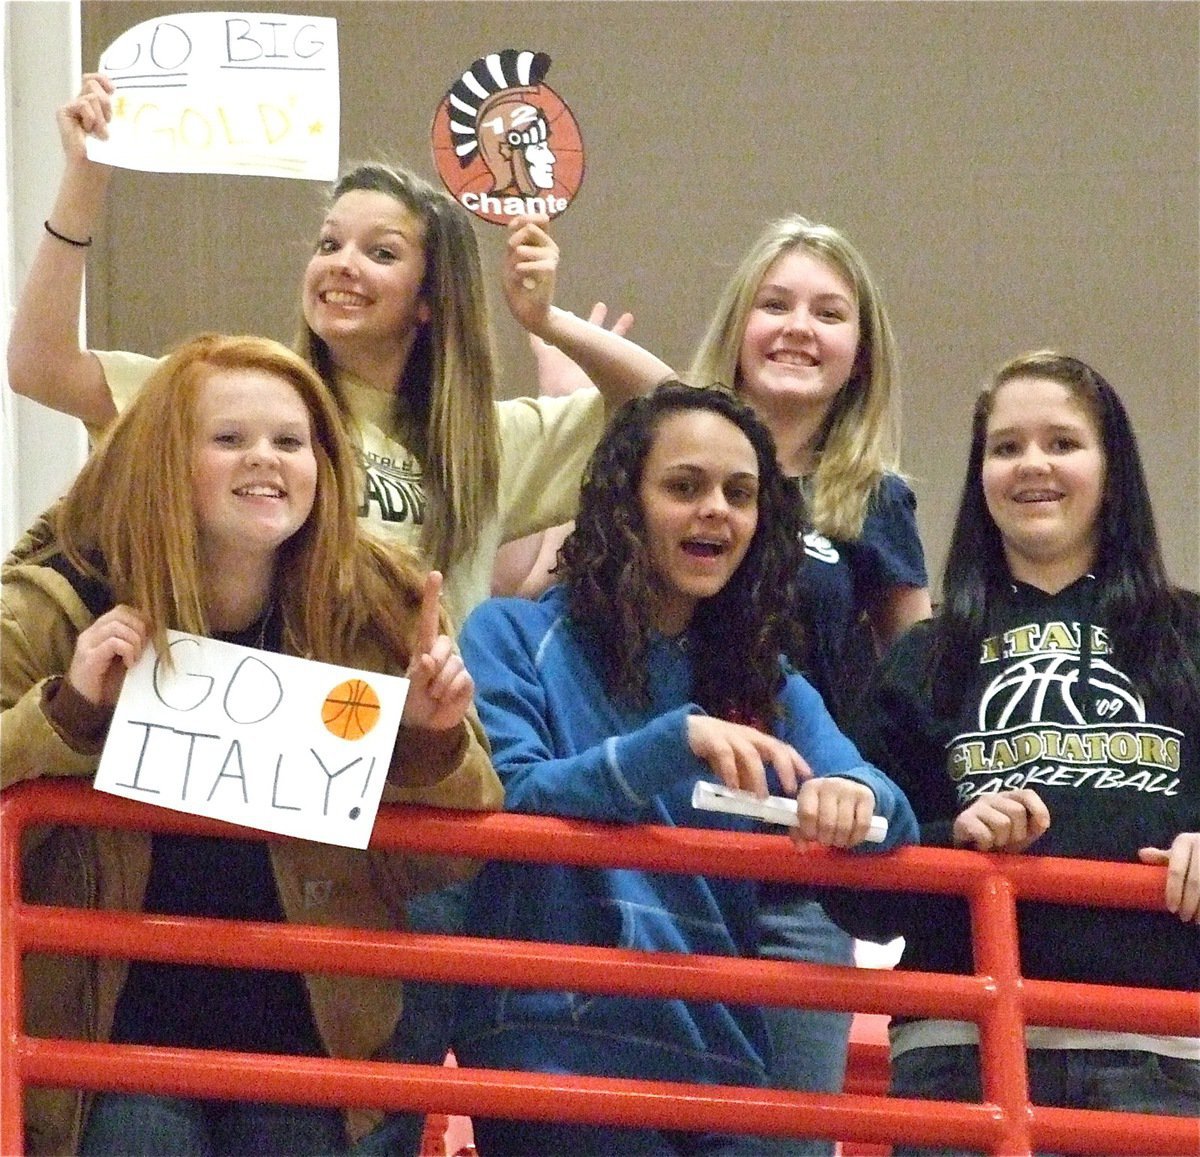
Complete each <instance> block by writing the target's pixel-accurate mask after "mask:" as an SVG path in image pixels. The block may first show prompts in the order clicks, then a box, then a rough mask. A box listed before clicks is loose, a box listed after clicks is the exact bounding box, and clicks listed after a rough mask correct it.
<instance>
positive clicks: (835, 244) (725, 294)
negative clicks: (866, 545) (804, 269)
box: [689, 214, 900, 541]
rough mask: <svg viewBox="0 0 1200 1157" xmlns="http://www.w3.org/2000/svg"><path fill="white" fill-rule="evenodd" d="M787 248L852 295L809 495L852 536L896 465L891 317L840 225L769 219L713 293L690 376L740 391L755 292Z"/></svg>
mask: <svg viewBox="0 0 1200 1157" xmlns="http://www.w3.org/2000/svg"><path fill="white" fill-rule="evenodd" d="M794 249H803V250H805V251H806V252H808V253H810V254H812V255H813V256H814V257H816V258H818V259H820V260H821V261H824V262H825V263H826V264H828V265H830V266H831V267H832V268H833V269H834V270H836V271H837V273H838V274H839V275H840V276H842V277H843V278H845V280H846V282H847V283H848V284H849V285H850V287H851V288H852V289H853V290H854V296H855V299H856V301H857V302H858V325H859V339H858V353H857V355H856V357H855V359H854V368H853V370H852V371H851V373H850V378H849V380H848V381H847V382H846V384H845V385H844V386H843V387H842V388H841V390H839V391H838V394H837V397H836V398H835V399H834V402H833V405H832V406H831V407H830V410H829V414H828V415H827V417H826V419H825V424H824V427H823V428H822V430H821V432H820V434H819V437H818V441H817V447H816V450H817V453H816V462H817V466H816V470H815V472H814V474H813V477H812V489H811V494H810V496H809V505H810V510H809V514H810V517H811V520H812V524H813V526H814V527H815V528H816V529H817V530H818V531H820V532H821V533H822V534H824V535H826V536H828V537H829V538H836V539H842V540H843V541H847V540H853V539H856V538H858V537H859V535H860V534H861V533H862V528H863V522H864V520H865V519H866V516H867V505H868V503H869V502H870V499H871V496H872V494H873V493H874V492H875V490H876V488H877V487H878V486H879V483H880V481H881V480H882V478H883V476H884V474H885V473H896V472H898V469H899V453H898V447H899V444H900V421H899V414H898V395H897V392H898V381H897V368H896V361H897V355H896V342H895V338H894V337H893V334H892V327H891V323H890V322H889V321H888V317H887V313H886V311H885V310H884V307H883V300H882V298H881V296H880V293H879V289H878V287H877V286H876V284H875V280H874V278H873V277H872V276H871V272H870V270H869V269H868V268H867V264H866V262H865V261H864V260H863V258H862V256H861V255H860V254H859V252H858V250H856V249H855V248H854V246H853V245H851V244H850V242H849V241H847V240H846V238H845V237H843V236H842V234H841V233H839V232H838V231H837V230H836V229H834V228H832V227H831V226H829V225H818V224H815V223H814V222H812V221H809V220H808V218H806V217H801V216H799V215H798V214H793V215H791V216H788V217H783V218H780V219H779V220H778V221H773V222H771V224H769V225H768V226H767V227H766V229H764V230H763V232H762V233H761V234H760V235H759V237H758V239H757V240H756V241H755V242H754V244H753V245H752V246H751V247H750V249H749V251H748V252H747V253H746V255H745V257H743V258H742V261H741V264H740V265H739V266H738V267H737V269H736V270H735V271H734V273H733V276H732V277H730V279H729V281H728V282H726V284H725V287H724V289H723V290H722V291H721V296H720V299H719V300H718V302H717V307H716V310H715V312H714V313H713V317H712V320H711V322H710V323H709V326H708V331H707V332H706V333H705V335H704V337H703V339H702V340H701V342H700V347H699V349H697V351H696V355H695V357H694V358H693V360H692V366H691V370H690V372H689V377H690V379H691V380H692V381H693V382H695V383H696V384H697V385H713V384H716V383H723V384H725V385H727V386H729V387H731V388H732V389H733V390H735V391H736V392H738V393H740V392H741V390H742V383H741V374H740V371H739V369H738V363H739V361H740V358H741V352H742V339H743V337H744V335H745V332H746V322H747V320H748V319H749V316H750V311H751V309H752V308H753V306H754V299H755V297H756V295H757V294H758V289H759V286H760V285H761V284H762V280H763V278H764V277H765V276H766V274H767V271H768V270H769V269H770V268H771V266H772V265H773V264H774V263H775V262H776V261H778V260H779V258H780V257H783V256H784V255H785V254H787V253H790V252H791V251H792V250H794Z"/></svg>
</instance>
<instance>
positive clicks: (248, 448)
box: [192, 369, 317, 567]
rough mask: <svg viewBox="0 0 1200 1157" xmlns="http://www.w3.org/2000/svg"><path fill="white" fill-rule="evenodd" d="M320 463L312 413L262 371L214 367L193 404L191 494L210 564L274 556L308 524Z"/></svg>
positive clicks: (287, 388)
mask: <svg viewBox="0 0 1200 1157" xmlns="http://www.w3.org/2000/svg"><path fill="white" fill-rule="evenodd" d="M316 487H317V461H316V456H315V454H314V453H313V444H312V426H311V422H310V420H309V414H308V409H307V408H306V406H305V404H304V401H303V400H302V399H301V397H300V395H299V394H298V393H297V392H296V389H295V387H294V386H292V385H291V384H290V383H288V382H286V381H284V380H283V379H282V378H279V377H276V376H275V375H274V374H270V373H267V372H265V371H263V370H254V369H245V370H217V371H215V372H213V373H212V374H211V375H210V376H209V377H208V379H207V380H206V381H205V382H204V384H203V385H202V386H201V388H200V393H199V395H198V397H197V399H196V413H195V433H194V439H193V456H192V495H193V501H194V503H195V507H196V518H197V523H198V526H199V530H200V547H201V551H202V553H203V555H204V558H205V561H206V563H207V564H209V566H210V567H211V566H212V565H220V564H221V560H224V559H227V560H237V559H241V558H245V557H246V556H248V555H251V554H259V555H261V554H270V555H272V556H273V555H274V553H275V551H276V550H278V548H279V547H280V546H281V545H282V544H283V543H284V542H286V541H287V540H288V539H289V538H291V536H292V535H293V534H295V533H296V531H297V530H299V529H300V528H301V527H302V526H303V525H304V523H305V521H306V520H307V519H308V516H309V512H310V511H311V510H312V506H313V500H314V499H315V497H316Z"/></svg>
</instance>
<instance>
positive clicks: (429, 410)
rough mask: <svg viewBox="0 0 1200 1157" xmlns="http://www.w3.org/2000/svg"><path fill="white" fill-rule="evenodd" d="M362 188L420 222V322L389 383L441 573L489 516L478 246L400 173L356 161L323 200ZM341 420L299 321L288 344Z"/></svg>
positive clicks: (321, 345)
mask: <svg viewBox="0 0 1200 1157" xmlns="http://www.w3.org/2000/svg"><path fill="white" fill-rule="evenodd" d="M356 189H365V190H368V191H370V192H374V193H384V194H385V195H387V196H389V197H391V198H392V199H393V200H395V201H397V202H398V203H399V204H401V205H403V206H404V207H405V208H406V209H408V211H409V212H411V213H412V214H413V215H414V216H415V217H416V218H417V219H418V220H419V221H420V222H421V226H422V230H423V234H422V235H423V245H424V250H425V278H424V281H423V283H422V285H421V299H422V300H423V301H424V302H425V303H426V304H427V305H428V307H429V320H428V321H426V322H423V323H421V325H420V326H419V328H418V330H417V334H416V339H415V341H414V342H413V346H412V350H411V351H410V353H409V355H408V361H407V363H406V364H405V367H404V370H403V372H402V375H401V379H400V381H398V382H397V383H396V386H395V389H396V403H395V417H396V427H397V432H398V433H399V434H400V435H401V436H402V437H403V438H404V441H405V445H406V446H407V448H408V449H409V450H411V451H412V452H413V453H414V454H415V455H416V456H417V458H418V460H419V461H420V463H421V474H422V485H423V487H424V490H425V501H426V505H427V510H426V516H425V522H424V524H423V525H422V527H421V551H422V554H423V555H424V557H425V558H426V559H428V560H429V562H430V565H432V566H435V567H438V568H440V569H442V570H445V569H447V568H448V567H449V566H450V565H451V564H452V563H454V562H455V561H457V560H458V559H460V558H462V556H463V555H464V554H466V553H467V552H468V551H469V550H471V549H472V548H473V547H474V545H475V544H476V543H477V542H478V541H479V539H480V537H481V534H482V531H483V527H484V525H485V524H486V523H487V522H488V521H489V520H490V519H491V518H492V517H493V516H494V515H495V512H496V497H497V491H498V489H499V478H500V435H499V430H498V427H497V422H496V410H495V378H496V373H495V354H494V351H493V344H492V336H491V322H490V319H489V315H488V305H487V297H486V295H485V293H484V289H483V273H482V269H481V265H480V261H479V246H478V242H477V240H476V237H475V231H474V229H473V228H472V225H471V221H470V217H469V215H468V214H467V212H466V210H465V209H463V208H462V206H461V205H459V204H458V203H457V202H456V201H455V200H454V199H453V198H452V197H450V196H448V195H447V194H446V193H444V192H442V191H441V190H440V189H436V188H434V186H433V185H431V184H429V182H427V181H424V180H422V179H421V178H420V177H417V176H415V175H414V174H412V173H409V172H408V171H407V170H404V169H399V168H394V167H391V166H388V165H382V164H362V165H358V166H356V167H355V168H353V169H351V170H349V171H348V172H347V173H346V174H345V175H344V176H343V177H342V178H341V179H340V180H339V181H338V182H337V184H336V185H335V186H334V187H333V190H332V191H331V193H330V203H331V204H332V203H333V202H335V201H337V199H338V198H339V197H341V196H342V195H343V194H345V193H349V192H352V191H354V190H356ZM297 348H298V349H299V351H300V353H301V354H302V355H303V356H304V357H305V358H306V359H307V360H308V362H309V364H311V365H312V366H314V367H315V368H316V370H317V372H318V373H319V374H320V375H321V377H322V378H323V379H324V381H325V384H326V385H327V386H328V387H329V389H330V390H331V391H332V393H333V395H334V397H335V398H337V400H338V404H339V406H340V407H341V409H342V411H343V413H345V414H347V415H348V414H349V408H348V406H347V404H346V399H345V396H344V394H343V391H342V390H341V388H340V386H339V384H338V380H337V369H336V367H335V365H334V363H333V355H332V354H331V353H330V350H329V347H328V346H327V345H326V344H325V342H324V341H323V340H322V339H321V338H320V337H318V336H317V334H316V333H314V332H313V330H312V329H311V327H310V326H309V325H308V324H307V322H302V323H301V327H300V335H299V339H298V342H297Z"/></svg>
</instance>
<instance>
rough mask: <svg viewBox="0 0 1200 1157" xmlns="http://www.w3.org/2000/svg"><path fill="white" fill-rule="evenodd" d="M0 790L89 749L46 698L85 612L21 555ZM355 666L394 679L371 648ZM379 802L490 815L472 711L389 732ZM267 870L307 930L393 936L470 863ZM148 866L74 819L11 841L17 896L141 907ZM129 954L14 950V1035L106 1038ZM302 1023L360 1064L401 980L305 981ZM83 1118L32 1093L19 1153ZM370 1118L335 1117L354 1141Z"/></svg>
mask: <svg viewBox="0 0 1200 1157" xmlns="http://www.w3.org/2000/svg"><path fill="white" fill-rule="evenodd" d="M0 610H2V614H0V706H2V708H3V716H2V726H0V787H3V788H7V787H9V786H11V785H12V784H14V783H19V782H20V781H22V780H26V779H34V778H37V777H40V776H44V775H70V776H90V775H92V774H93V773H94V772H95V770H96V767H97V764H98V762H99V757H100V750H101V746H102V745H101V744H100V743H97V742H88V741H86V740H80V739H79V737H77V736H72V735H68V734H61V733H60V732H59V731H58V730H57V729H56V727H55V725H54V723H53V722H52V716H51V715H50V714H48V713H47V710H46V697H47V695H48V694H53V691H54V690H55V685H56V684H57V683H58V681H59V680H60V679H61V677H62V676H63V675H64V673H65V672H66V671H67V668H68V666H69V664H70V661H71V656H72V655H73V653H74V648H75V640H76V638H77V637H78V635H79V633H80V631H82V630H83V629H84V628H85V627H87V626H88V625H89V624H90V623H91V622H92V621H93V618H94V616H93V614H92V612H91V611H89V610H88V608H87V606H86V605H85V604H84V602H83V600H82V598H81V597H80V593H79V591H77V590H76V588H75V587H74V586H73V585H72V583H71V582H70V581H68V579H67V578H65V577H64V575H63V574H61V573H59V571H57V570H54V569H52V568H50V567H48V566H44V565H36V564H33V563H29V564H24V565H13V566H6V567H5V568H4V572H3V592H2V595H0ZM358 665H359V666H361V667H362V668H363V669H365V670H377V671H381V672H384V673H387V674H403V670H398V669H397V663H396V661H395V660H394V659H392V660H389V659H388V657H387V656H385V655H384V654H382V653H381V652H378V651H377V652H376V653H373V654H363V655H362V657H361V660H360V662H359V664H358ZM383 802H384V803H417V804H426V805H429V806H433V807H452V808H464V809H478V810H488V809H497V808H499V807H500V806H501V805H502V802H503V789H502V788H501V786H500V782H499V780H498V779H497V777H496V773H495V772H494V771H493V769H492V765H491V761H490V758H489V755H488V749H487V743H486V740H485V738H484V736H483V732H482V729H481V728H480V726H479V723H478V720H477V718H476V717H475V715H474V713H473V712H472V714H471V716H470V717H469V720H468V724H464V725H463V726H462V728H461V729H460V734H459V735H458V736H457V737H456V738H454V739H452V740H451V741H450V742H448V743H447V742H444V741H438V740H435V737H431V736H429V735H428V733H424V734H423V733H419V732H415V731H414V732H409V733H407V734H406V733H405V729H403V728H402V729H401V742H399V743H398V744H397V747H396V752H395V755H394V757H393V762H392V766H391V768H390V770H389V775H388V782H387V786H386V787H385V788H384V793H383ZM271 864H272V867H273V869H274V875H275V881H276V886H277V887H278V889H279V897H280V902H281V904H282V907H283V911H284V913H285V915H286V918H287V919H288V920H290V921H297V922H301V923H305V924H318V925H328V926H343V925H350V926H354V927H360V928H371V929H388V928H392V929H401V928H403V927H404V926H405V904H406V900H407V899H408V897H409V896H410V895H411V894H412V893H413V892H416V891H423V890H429V889H433V888H437V887H441V886H443V885H445V884H447V883H450V882H451V881H453V880H457V879H463V878H465V877H468V876H469V875H471V874H472V873H473V871H474V870H475V868H476V867H477V865H476V864H475V863H474V862H472V861H469V860H464V859H457V858H451V857H445V856H419V855H411V854H406V853H398V852H381V851H374V850H367V851H360V850H357V849H353V848H342V847H335V846H332V845H326V844H318V843H312V842H308V841H301V840H288V841H284V842H280V843H272V844H271ZM149 870H150V837H149V835H147V834H144V833H138V832H118V831H102V830H96V831H93V830H83V829H76V828H57V829H41V830H38V831H32V832H30V833H29V834H28V836H27V839H26V847H25V850H24V879H25V894H26V897H27V899H29V900H33V901H39V902H45V903H53V904H60V905H67V906H75V907H95V908H113V909H124V910H127V911H139V910H140V909H141V906H142V898H143V896H144V894H145V889H146V882H147V879H148V876H149ZM127 972H128V963H127V962H126V961H121V960H96V959H80V958H74V957H72V958H64V957H47V956H31V957H28V958H27V959H26V965H25V975H26V1012H27V1024H26V1029H27V1031H28V1032H30V1033H31V1034H33V1035H37V1036H54V1037H66V1038H75V1039H85V1040H99V1041H103V1040H106V1039H107V1038H108V1035H109V1033H110V1031H111V1028H112V1023H113V1014H114V1011H115V1009H116V1003H117V998H118V997H119V995H120V993H121V989H122V987H123V985H124V983H125V977H126V974H127ZM304 979H305V982H306V986H307V990H308V995H309V1002H310V1005H311V1009H312V1014H313V1019H314V1022H315V1024H316V1026H317V1029H318V1031H319V1033H320V1035H321V1039H322V1041H323V1043H324V1045H325V1048H326V1049H327V1050H328V1053H329V1055H330V1056H335V1057H348V1058H365V1057H370V1056H372V1055H375V1054H376V1053H377V1052H378V1050H379V1049H380V1048H381V1047H382V1046H383V1045H384V1044H385V1043H386V1042H387V1041H388V1039H389V1037H390V1035H391V1032H392V1029H393V1027H394V1025H395V1023H396V1020H397V1018H398V1016H399V1013H400V1006H401V985H400V982H399V981H398V980H387V979H373V978H366V977H353V976H342V977H335V976H316V975H306V976H305V978H304ZM84 1111H85V1104H84V1097H83V1096H82V1095H81V1094H79V1093H76V1092H71V1091H69V1090H68V1091H63V1090H50V1089H35V1090H31V1091H30V1092H29V1094H28V1096H27V1103H26V1114H27V1117H26V1129H27V1144H26V1151H27V1152H28V1153H31V1154H42V1153H56V1154H60V1153H61V1154H66V1153H73V1152H75V1150H76V1148H77V1146H78V1140H79V1129H80V1125H81V1123H82V1120H83V1114H84ZM377 1118H378V1114H374V1113H371V1112H369V1111H350V1112H348V1113H347V1127H348V1130H349V1133H350V1136H351V1137H352V1138H354V1139H357V1138H358V1137H360V1136H361V1135H362V1134H363V1133H365V1132H366V1131H367V1130H368V1129H369V1128H371V1127H372V1126H373V1125H374V1124H375V1121H376V1120H377Z"/></svg>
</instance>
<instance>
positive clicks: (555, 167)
mask: <svg viewBox="0 0 1200 1157" xmlns="http://www.w3.org/2000/svg"><path fill="white" fill-rule="evenodd" d="M549 68H550V57H549V56H548V55H547V54H546V53H545V52H532V51H528V50H517V49H514V48H505V49H503V50H502V51H500V52H492V53H488V54H487V55H486V56H481V57H479V58H477V59H476V60H475V61H474V62H473V63H472V64H471V66H470V68H468V69H467V70H466V71H465V72H464V73H463V74H462V75H461V76H460V77H459V79H458V80H456V81H455V82H454V84H453V85H452V86H451V88H450V90H449V92H448V93H447V94H446V97H445V99H443V100H442V101H441V103H440V104H439V105H438V108H437V111H436V113H435V114H434V119H433V128H432V132H431V138H432V143H433V155H434V163H435V165H436V167H437V170H438V173H439V175H440V176H441V178H442V182H443V183H444V184H445V186H446V188H447V189H448V190H449V191H450V193H451V194H452V195H453V196H454V198H455V200H457V201H458V202H459V203H460V204H461V205H463V206H464V207H465V208H466V209H468V210H469V211H470V212H471V213H473V214H475V216H477V217H479V218H481V219H482V220H484V221H490V222H492V223H494V224H500V225H506V224H507V223H508V222H509V220H511V219H512V218H513V217H518V216H521V215H524V214H529V213H544V214H546V216H548V217H556V216H557V215H558V214H559V213H561V212H563V210H564V209H566V208H567V206H568V205H570V203H571V200H572V198H573V197H574V196H575V194H576V193H577V192H578V190H579V186H580V184H581V183H582V181H583V141H582V139H581V137H580V133H579V125H578V123H577V122H576V120H575V117H574V116H573V115H572V113H571V110H570V109H569V108H567V106H566V104H565V103H564V102H563V101H562V99H561V98H560V97H559V96H558V94H557V93H556V92H554V90H553V89H551V88H550V87H549V86H548V85H546V84H544V83H543V81H544V78H545V76H546V73H547V72H548V71H549Z"/></svg>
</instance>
